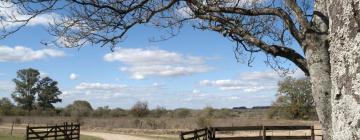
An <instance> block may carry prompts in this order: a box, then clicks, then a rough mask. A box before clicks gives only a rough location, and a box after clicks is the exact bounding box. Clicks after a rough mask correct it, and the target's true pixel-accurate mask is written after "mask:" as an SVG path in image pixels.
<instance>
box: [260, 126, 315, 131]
mask: <svg viewBox="0 0 360 140" xmlns="http://www.w3.org/2000/svg"><path fill="white" fill-rule="evenodd" d="M307 129H308V130H310V129H311V126H266V130H307Z"/></svg>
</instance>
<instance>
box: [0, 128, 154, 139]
mask: <svg viewBox="0 0 360 140" xmlns="http://www.w3.org/2000/svg"><path fill="white" fill-rule="evenodd" d="M0 129H9V130H10V129H11V127H10V126H0ZM14 129H18V130H24V129H25V128H24V127H14ZM81 135H88V136H94V137H99V138H102V139H104V140H155V139H150V138H143V137H137V136H130V135H124V134H114V133H103V132H92V131H81Z"/></svg>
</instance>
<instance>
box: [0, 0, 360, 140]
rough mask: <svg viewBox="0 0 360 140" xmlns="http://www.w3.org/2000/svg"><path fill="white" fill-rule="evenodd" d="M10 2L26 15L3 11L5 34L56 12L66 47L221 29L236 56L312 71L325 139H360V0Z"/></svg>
mask: <svg viewBox="0 0 360 140" xmlns="http://www.w3.org/2000/svg"><path fill="white" fill-rule="evenodd" d="M9 2H10V3H11V4H13V5H12V6H14V7H16V8H19V10H18V11H19V13H20V14H23V15H26V16H21V17H28V19H24V18H21V19H19V18H18V17H19V16H13V15H12V13H11V14H10V15H9V16H8V18H6V14H5V16H3V18H1V19H0V22H1V24H2V25H4V27H3V30H1V31H2V34H1V35H2V36H1V37H3V38H4V37H6V36H8V35H9V34H12V33H14V32H16V31H18V30H19V29H20V28H22V27H24V26H18V28H13V25H14V24H11V22H13V23H16V25H19V24H21V23H23V24H22V25H26V24H27V23H31V22H29V21H30V20H31V19H34V17H35V16H37V15H42V14H44V13H49V12H54V11H56V10H58V11H56V13H57V14H59V15H63V18H62V19H58V20H56V21H57V22H56V23H55V24H54V25H53V26H51V27H52V28H51V30H50V31H51V33H52V34H53V35H55V36H57V37H58V40H55V41H54V42H62V44H64V45H65V46H66V47H80V46H83V45H86V44H99V45H101V46H105V45H108V46H110V47H115V46H116V45H117V43H118V42H120V41H123V40H124V38H125V36H126V33H127V32H128V31H129V30H131V29H132V28H134V27H135V26H136V25H140V24H148V25H149V24H150V25H153V26H155V27H157V28H160V29H163V30H164V31H165V33H170V34H167V35H169V36H170V37H171V36H173V35H176V33H177V32H178V30H180V28H181V27H183V26H184V25H185V24H187V23H190V24H192V25H193V26H194V27H195V28H197V29H201V30H211V31H215V32H218V33H220V34H222V35H223V36H224V37H226V38H229V39H231V40H232V41H234V42H235V43H236V45H237V47H236V49H235V54H236V57H237V58H241V55H243V54H245V53H244V52H248V55H247V56H250V59H248V60H249V62H252V60H253V56H254V55H252V54H253V53H257V52H263V53H264V54H265V55H266V56H268V59H266V60H267V63H268V64H270V66H272V67H273V68H276V69H280V70H281V69H283V67H281V65H280V64H281V63H278V62H279V61H280V60H281V59H279V58H283V59H286V60H289V61H290V62H292V63H294V64H295V65H296V66H297V67H299V68H300V69H301V70H302V71H303V72H304V73H305V74H306V75H308V76H309V77H310V81H311V84H312V96H313V97H314V101H315V104H316V110H317V114H318V117H319V120H320V122H321V124H322V128H323V134H324V137H325V139H327V140H332V139H353V138H360V133H358V131H357V130H358V128H357V127H358V125H357V124H358V123H359V122H360V116H359V115H358V113H359V112H360V107H358V106H357V107H353V106H354V105H358V104H359V103H360V100H359V99H360V97H359V94H358V93H359V92H360V89H359V88H354V87H359V85H360V83H359V82H358V81H359V76H356V75H357V74H358V72H359V71H358V69H359V68H358V67H357V66H358V65H360V61H358V58H359V55H360V54H359V53H357V52H359V51H360V48H359V47H358V44H359V43H360V39H359V38H358V33H359V30H358V28H359V26H360V25H359V24H360V22H359V19H360V18H359V14H358V13H359V10H360V6H359V3H360V1H359V0H268V1H267V0H206V1H202V0H167V1H163V0H121V1H114V0H101V1H100V0H92V1H88V0H41V1H29V0H12V1H9ZM11 4H10V6H11ZM59 10H60V12H59ZM69 17H71V18H69ZM9 22H10V24H9ZM7 26H8V27H9V28H7ZM166 37H168V36H165V38H160V39H166ZM294 42H295V43H294ZM44 44H47V43H44ZM245 56H246V54H245ZM349 108H350V109H349ZM333 115H335V116H333ZM337 116H344V117H337ZM349 122H351V123H349ZM343 128H344V129H343ZM333 129H334V130H333ZM342 134H351V135H342Z"/></svg>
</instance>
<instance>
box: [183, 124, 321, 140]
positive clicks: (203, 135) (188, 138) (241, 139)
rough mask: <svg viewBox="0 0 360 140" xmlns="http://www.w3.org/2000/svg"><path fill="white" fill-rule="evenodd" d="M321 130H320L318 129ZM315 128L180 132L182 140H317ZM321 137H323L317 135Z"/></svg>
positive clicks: (278, 127) (252, 127)
mask: <svg viewBox="0 0 360 140" xmlns="http://www.w3.org/2000/svg"><path fill="white" fill-rule="evenodd" d="M267 130H272V131H274V130H275V131H278V130H280V131H281V130H283V131H294V130H308V131H310V135H308V136H306V135H305V136H290V135H289V136H267V133H266V132H267ZM316 130H319V129H316ZM234 131H259V136H235V137H234V136H231V137H230V136H226V137H225V136H216V132H234ZM315 136H316V135H315V129H314V126H238V127H208V128H203V129H196V130H193V131H187V132H180V139H181V140H315ZM317 136H321V135H317Z"/></svg>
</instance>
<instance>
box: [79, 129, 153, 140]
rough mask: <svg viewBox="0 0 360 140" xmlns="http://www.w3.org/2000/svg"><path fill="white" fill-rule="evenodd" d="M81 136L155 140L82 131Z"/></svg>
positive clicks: (116, 139)
mask: <svg viewBox="0 0 360 140" xmlns="http://www.w3.org/2000/svg"><path fill="white" fill-rule="evenodd" d="M81 134H82V135H88V136H95V137H99V138H102V139H104V140H153V139H149V138H143V137H136V136H130V135H123V134H114V133H103V132H88V131H81Z"/></svg>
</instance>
